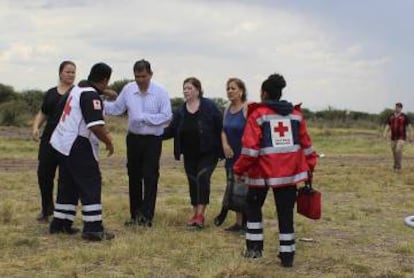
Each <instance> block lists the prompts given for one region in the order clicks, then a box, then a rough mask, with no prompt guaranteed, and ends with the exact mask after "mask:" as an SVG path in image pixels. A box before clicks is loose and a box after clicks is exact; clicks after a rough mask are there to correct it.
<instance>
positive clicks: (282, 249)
mask: <svg viewBox="0 0 414 278" xmlns="http://www.w3.org/2000/svg"><path fill="white" fill-rule="evenodd" d="M295 250H296V247H295V244H292V245H280V246H279V251H280V252H285V253H292V252H295Z"/></svg>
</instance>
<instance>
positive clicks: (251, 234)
mask: <svg viewBox="0 0 414 278" xmlns="http://www.w3.org/2000/svg"><path fill="white" fill-rule="evenodd" d="M285 86H286V81H285V79H284V78H283V76H281V75H279V74H272V75H270V76H269V77H268V78H267V79H266V80H265V81H263V83H262V88H261V99H262V102H261V103H256V104H251V105H249V111H248V117H247V122H246V126H245V129H244V133H243V138H242V151H241V155H240V157H239V159H238V160H237V161H236V163H235V164H234V167H233V171H234V173H235V175H236V176H237V179H240V176H244V177H245V181H244V182H245V183H246V185H247V186H249V191H248V193H247V209H246V215H247V225H246V226H247V227H246V252H245V253H244V256H245V257H247V258H259V257H261V256H262V251H263V220H262V206H263V204H264V201H265V199H266V194H267V191H268V190H269V188H270V189H272V191H273V195H274V199H275V203H276V211H277V218H278V225H279V258H280V260H281V264H282V266H283V267H292V265H293V260H294V256H295V249H296V248H295V233H294V226H293V209H294V206H295V202H296V184H298V183H300V182H302V181H307V180H309V179H310V178H311V175H310V173H311V172H312V171H313V169H314V167H315V165H316V158H317V155H316V152H315V151H314V150H313V148H312V142H311V139H310V137H309V134H308V132H307V128H306V122H305V119H304V117H303V114H302V112H301V109H300V105H296V106H293V105H292V104H291V103H290V102H287V101H284V100H280V98H281V96H282V89H283V88H285Z"/></svg>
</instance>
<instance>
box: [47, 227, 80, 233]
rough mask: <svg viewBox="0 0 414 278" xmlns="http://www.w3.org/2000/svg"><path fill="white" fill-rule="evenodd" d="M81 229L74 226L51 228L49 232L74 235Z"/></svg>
mask: <svg viewBox="0 0 414 278" xmlns="http://www.w3.org/2000/svg"><path fill="white" fill-rule="evenodd" d="M79 231H80V230H79V229H78V228H74V227H60V228H56V227H54V228H52V227H51V228H50V229H49V233H51V234H67V235H74V234H77V233H79Z"/></svg>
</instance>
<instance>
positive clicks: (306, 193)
mask: <svg viewBox="0 0 414 278" xmlns="http://www.w3.org/2000/svg"><path fill="white" fill-rule="evenodd" d="M321 209H322V194H321V193H320V192H319V191H317V190H315V189H313V188H312V186H311V185H309V184H308V185H305V186H304V187H301V188H299V190H298V198H297V211H298V213H299V214H302V215H303V216H305V217H307V218H310V219H320V218H321Z"/></svg>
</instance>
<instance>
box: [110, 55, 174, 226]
mask: <svg viewBox="0 0 414 278" xmlns="http://www.w3.org/2000/svg"><path fill="white" fill-rule="evenodd" d="M133 70H134V76H135V81H133V82H130V83H128V84H126V85H125V86H124V87H123V89H122V91H121V92H120V94H119V96H118V98H117V99H116V100H115V101H114V102H107V101H106V102H105V105H104V107H105V108H104V111H105V113H106V114H107V115H122V114H124V113H125V112H126V113H127V114H128V134H127V137H126V143H127V170H128V178H129V204H130V216H131V219H130V220H129V221H127V222H126V223H125V225H127V226H129V225H143V226H146V227H151V226H152V219H153V217H154V211H155V203H156V197H157V188H158V178H159V161H160V156H161V148H162V137H161V135H162V133H163V131H164V126H165V125H166V124H168V123H169V121H170V120H171V117H172V113H171V103H170V98H169V96H168V93H167V91H166V89H165V88H164V87H162V86H161V85H159V84H157V83H156V82H154V81H153V80H151V79H152V70H151V65H150V63H149V62H148V61H146V60H139V61H137V62H136V63H135V64H134V68H133Z"/></svg>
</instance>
